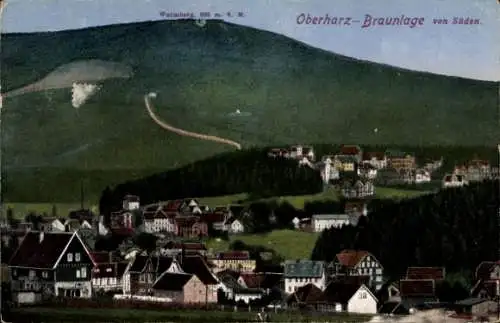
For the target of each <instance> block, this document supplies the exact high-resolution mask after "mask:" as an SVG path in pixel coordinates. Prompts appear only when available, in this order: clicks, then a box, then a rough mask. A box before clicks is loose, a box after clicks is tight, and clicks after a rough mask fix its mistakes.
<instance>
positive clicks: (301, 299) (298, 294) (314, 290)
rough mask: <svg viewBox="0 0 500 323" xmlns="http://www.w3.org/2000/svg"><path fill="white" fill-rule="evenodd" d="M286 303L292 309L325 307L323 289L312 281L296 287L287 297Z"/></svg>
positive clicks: (322, 308)
mask: <svg viewBox="0 0 500 323" xmlns="http://www.w3.org/2000/svg"><path fill="white" fill-rule="evenodd" d="M286 303H287V306H288V307H289V308H292V309H295V308H302V307H308V308H311V307H312V308H314V309H316V310H319V309H321V310H324V308H325V301H324V296H323V290H322V289H321V288H319V287H318V286H316V285H315V284H313V283H307V284H305V285H304V286H300V287H298V288H297V289H296V290H295V291H294V292H292V293H291V294H290V295H289V296H288V297H287V300H286Z"/></svg>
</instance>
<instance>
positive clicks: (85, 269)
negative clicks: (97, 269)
mask: <svg viewBox="0 0 500 323" xmlns="http://www.w3.org/2000/svg"><path fill="white" fill-rule="evenodd" d="M81 272H82V278H87V268H85V267H83V268H82V270H81Z"/></svg>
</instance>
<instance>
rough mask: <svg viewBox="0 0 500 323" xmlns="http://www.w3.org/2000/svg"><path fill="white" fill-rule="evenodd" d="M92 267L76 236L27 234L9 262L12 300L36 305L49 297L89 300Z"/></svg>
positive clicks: (90, 259) (89, 258)
mask: <svg viewBox="0 0 500 323" xmlns="http://www.w3.org/2000/svg"><path fill="white" fill-rule="evenodd" d="M95 265H96V264H95V263H94V262H93V259H92V257H91V256H90V253H89V250H88V249H87V247H86V246H85V244H84V243H83V241H82V240H81V239H80V237H79V235H78V233H77V232H72V233H69V232H57V233H55V232H52V233H45V232H43V231H41V232H33V231H32V232H28V233H27V234H26V235H25V237H24V239H23V241H22V243H21V245H20V246H19V247H18V249H17V250H16V251H15V252H14V254H13V255H12V258H11V259H10V261H9V269H10V273H11V276H10V279H11V284H12V285H11V289H12V293H13V299H14V300H15V301H16V302H17V303H36V302H39V301H41V300H43V299H45V298H46V297H51V296H66V297H82V298H90V297H91V296H92V283H91V270H92V268H93V267H94V266H95Z"/></svg>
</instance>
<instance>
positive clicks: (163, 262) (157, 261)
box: [150, 256, 174, 273]
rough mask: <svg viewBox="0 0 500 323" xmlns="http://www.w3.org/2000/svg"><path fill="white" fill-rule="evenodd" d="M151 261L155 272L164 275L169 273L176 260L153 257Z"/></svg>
mask: <svg viewBox="0 0 500 323" xmlns="http://www.w3.org/2000/svg"><path fill="white" fill-rule="evenodd" d="M150 261H151V264H152V265H153V270H154V272H156V273H163V272H165V271H167V270H168V269H169V268H170V266H172V263H173V262H174V258H172V257H166V256H160V257H151V258H150Z"/></svg>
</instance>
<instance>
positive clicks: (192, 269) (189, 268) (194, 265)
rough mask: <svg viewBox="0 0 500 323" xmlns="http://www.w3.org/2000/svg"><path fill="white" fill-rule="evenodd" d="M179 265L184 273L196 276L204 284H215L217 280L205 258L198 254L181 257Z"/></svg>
mask: <svg viewBox="0 0 500 323" xmlns="http://www.w3.org/2000/svg"><path fill="white" fill-rule="evenodd" d="M181 267H182V270H183V271H185V272H186V273H189V274H191V275H195V276H196V277H198V279H199V280H201V281H202V282H203V284H205V285H216V284H218V282H219V281H218V279H217V277H216V276H215V275H214V274H212V271H211V270H210V269H209V268H208V265H207V263H206V262H205V260H203V258H202V257H200V256H187V257H183V259H182V263H181Z"/></svg>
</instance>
